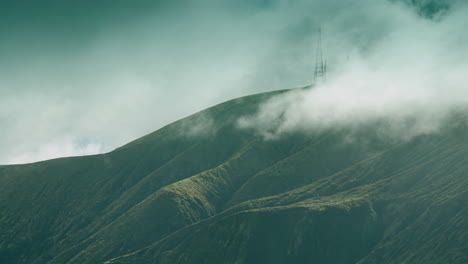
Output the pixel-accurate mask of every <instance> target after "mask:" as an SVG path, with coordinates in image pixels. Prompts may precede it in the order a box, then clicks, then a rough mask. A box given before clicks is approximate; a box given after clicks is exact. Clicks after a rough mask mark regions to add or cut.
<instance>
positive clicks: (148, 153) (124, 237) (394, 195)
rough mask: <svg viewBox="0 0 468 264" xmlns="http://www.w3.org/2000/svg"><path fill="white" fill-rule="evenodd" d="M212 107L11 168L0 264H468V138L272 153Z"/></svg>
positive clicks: (241, 104) (316, 145)
mask: <svg viewBox="0 0 468 264" xmlns="http://www.w3.org/2000/svg"><path fill="white" fill-rule="evenodd" d="M286 92H287V91H276V92H270V93H264V94H258V95H252V96H247V97H243V98H239V99H236V100H231V101H228V102H226V103H223V104H220V105H217V106H214V107H212V108H209V109H207V110H204V111H202V112H199V113H197V114H194V115H192V116H189V117H187V118H185V119H182V120H180V121H177V122H175V123H173V124H170V125H168V126H166V127H164V128H162V129H160V130H158V131H156V132H154V133H152V134H149V135H147V136H144V137H142V138H140V139H138V140H136V141H134V142H131V143H129V144H127V145H125V146H123V147H121V148H119V149H117V150H115V151H113V152H110V153H107V154H102V155H94V156H85V157H73V158H62V159H55V160H50V161H44V162H39V163H33V164H25V165H10V166H0V263H2V264H10V263H28V264H29V263H37V264H39V263H50V264H52V263H61V264H62V263H108V264H110V263H140V264H141V263H143V264H144V263H167V264H175V263H334V264H345V263H346V264H348V263H349V264H352V263H359V264H371V263H373V264H374V263H375V264H380V263H424V264H428V263H452V264H455V263H460V264H462V263H468V255H467V252H468V221H467V219H468V208H467V206H466V205H467V201H468V177H467V175H468V133H467V132H468V127H467V126H466V118H464V117H457V118H458V119H456V120H457V124H459V125H456V126H454V127H453V128H450V129H446V130H444V131H441V132H440V133H438V134H432V135H421V136H418V137H414V138H412V139H410V140H407V141H402V142H397V143H395V142H385V141H384V140H382V139H381V138H379V137H378V135H377V133H376V131H377V130H378V127H377V126H378V124H375V126H369V127H366V128H362V129H361V131H360V132H359V138H361V139H365V140H354V141H353V140H351V141H350V140H345V139H346V137H347V135H348V134H349V131H347V130H346V129H340V130H329V131H320V132H314V133H312V132H311V133H306V132H296V133H288V134H284V135H282V136H281V137H279V138H277V139H271V140H266V139H264V138H263V137H262V136H261V135H259V134H258V133H256V131H254V130H249V129H239V128H238V126H237V120H238V119H239V118H240V117H242V116H245V115H249V114H254V113H255V112H256V111H257V109H258V107H259V105H261V104H262V102H265V101H266V100H268V99H269V98H271V97H272V96H277V95H278V94H281V93H286Z"/></svg>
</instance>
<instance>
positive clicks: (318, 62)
mask: <svg viewBox="0 0 468 264" xmlns="http://www.w3.org/2000/svg"><path fill="white" fill-rule="evenodd" d="M317 33H318V34H317V35H318V36H317V43H316V46H315V66H314V84H317V83H320V82H322V81H324V80H325V79H326V77H327V62H326V60H324V58H323V50H322V28H321V27H319V28H318V32H317Z"/></svg>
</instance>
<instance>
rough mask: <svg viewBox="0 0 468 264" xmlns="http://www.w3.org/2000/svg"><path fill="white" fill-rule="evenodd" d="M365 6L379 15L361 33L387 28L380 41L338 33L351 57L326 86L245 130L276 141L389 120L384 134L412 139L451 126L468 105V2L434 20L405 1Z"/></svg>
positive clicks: (264, 114) (286, 98)
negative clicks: (295, 133) (285, 136)
mask: <svg viewBox="0 0 468 264" xmlns="http://www.w3.org/2000/svg"><path fill="white" fill-rule="evenodd" d="M359 2H366V5H367V6H368V11H367V12H374V13H372V14H371V15H368V16H363V20H366V22H367V23H366V24H367V25H361V27H362V28H361V30H362V31H363V32H375V31H374V30H375V28H373V27H374V26H375V25H377V24H380V29H381V32H380V33H379V34H378V36H377V37H376V38H375V39H374V40H373V42H372V43H370V45H369V46H368V47H366V48H363V46H361V47H359V45H358V44H353V43H352V42H350V41H349V39H346V38H342V39H340V38H334V37H333V36H331V37H330V38H329V41H330V42H335V43H346V45H345V46H341V48H342V50H347V51H350V52H349V53H348V54H346V53H344V52H336V54H341V55H345V56H342V57H343V58H342V59H336V57H334V58H335V61H334V62H333V64H332V65H331V66H332V70H331V71H330V72H329V75H328V76H327V80H326V81H324V82H322V83H320V84H318V85H316V86H315V87H313V88H310V89H305V90H295V91H292V92H290V93H287V94H285V95H280V96H277V97H275V98H273V99H271V100H269V101H268V102H266V103H265V104H263V105H262V106H261V107H260V109H259V111H258V113H256V114H255V115H252V116H244V117H242V118H240V119H239V120H238V125H239V127H241V128H253V129H256V130H257V131H258V132H259V133H260V134H262V135H263V136H264V137H265V138H270V139H271V138H277V137H280V136H281V135H282V134H284V133H289V132H292V131H297V130H301V131H321V130H330V129H342V128H347V129H350V128H351V131H352V130H353V129H358V128H359V127H360V126H363V125H365V124H369V123H371V122H380V121H384V122H381V124H385V126H383V127H381V128H380V129H379V131H378V134H379V135H380V136H382V137H385V138H390V139H402V140H406V139H409V138H412V137H414V136H417V135H421V134H430V133H437V132H438V131H440V130H441V129H443V128H444V127H446V126H448V125H450V124H448V123H447V121H448V117H449V116H450V115H451V114H452V113H453V112H456V111H461V110H462V109H465V108H466V107H467V106H468V77H467V76H468V60H467V59H468V37H466V33H465V31H466V26H467V25H468V17H466V14H467V13H468V5H467V4H462V3H460V4H458V5H457V6H455V8H453V9H451V10H450V11H446V12H445V13H444V15H443V16H441V17H440V18H438V19H427V18H424V17H421V16H419V15H417V14H415V13H414V12H411V10H410V9H408V8H406V7H405V6H402V5H400V4H382V3H378V2H377V1H375V3H370V2H368V1H359ZM384 7H385V8H384ZM379 12H380V13H379ZM382 25H386V26H384V27H382ZM329 32H338V30H337V28H329ZM336 36H338V37H339V36H343V34H341V35H340V34H336Z"/></svg>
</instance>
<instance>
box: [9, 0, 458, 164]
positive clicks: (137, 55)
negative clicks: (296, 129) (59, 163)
mask: <svg viewBox="0 0 468 264" xmlns="http://www.w3.org/2000/svg"><path fill="white" fill-rule="evenodd" d="M404 2H405V1H404V0H402V1H397V0H392V1H387V0H377V1H373V0H358V1H339V0H329V1H326V0H323V1H318V0H310V1H306V0H298V1H288V0H256V1H247V0H243V1H234V0H232V1H230V0H222V1H189V0H185V1H184V0H177V1H154V0H139V1H128V0H93V1H91V0H82V1H74V0H44V1H34V0H15V1H13V0H11V1H8V0H6V1H1V3H0V18H1V20H0V40H1V41H0V58H1V59H0V128H1V136H0V164H8V163H22V162H32V161H37V160H43V159H49V158H54V157H60V156H70V155H83V154H92V153H101V152H106V151H110V150H112V149H114V148H116V147H118V146H120V145H122V144H125V143H127V142H128V141H130V140H133V139H135V138H138V137H140V136H142V135H144V134H146V133H149V132H151V131H154V130H156V129H158V128H160V127H161V126H163V125H166V124H168V123H170V122H173V121H175V120H177V119H179V118H182V117H184V116H186V115H189V114H191V113H193V112H195V111H198V110H201V109H204V108H206V107H208V106H211V105H214V104H217V103H219V102H221V101H223V100H227V99H230V98H234V97H238V96H242V95H247V94H250V93H254V92H263V91H269V90H273V89H282V88H291V87H298V86H303V85H307V84H308V83H309V82H310V81H311V78H312V76H311V72H312V69H313V61H314V54H313V50H314V47H313V45H314V41H315V32H316V29H317V27H318V26H319V25H322V26H323V27H324V29H325V40H324V45H325V47H326V49H325V52H326V55H327V59H328V60H329V62H330V65H340V64H341V63H342V62H343V61H344V60H346V58H349V56H354V55H355V54H359V56H362V57H365V55H366V54H367V53H368V52H372V51H373V49H375V48H376V47H378V46H379V43H381V42H382V41H383V40H384V39H385V38H386V37H387V36H388V34H391V33H392V32H393V31H395V29H396V28H399V27H401V24H400V23H398V22H397V21H396V20H398V18H399V16H400V14H407V13H411V14H413V15H414V17H417V19H420V20H422V21H430V23H435V24H437V23H439V21H443V20H447V19H448V18H447V17H450V14H451V12H452V9H453V8H452V7H453V6H456V5H463V4H460V3H458V1H437V0H433V1H425V0H421V1H420V2H418V3H420V4H418V6H414V5H410V4H405V3H404ZM408 2H410V1H408ZM463 22H464V21H463ZM403 41H404V40H403ZM335 68H339V67H338V66H335Z"/></svg>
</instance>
